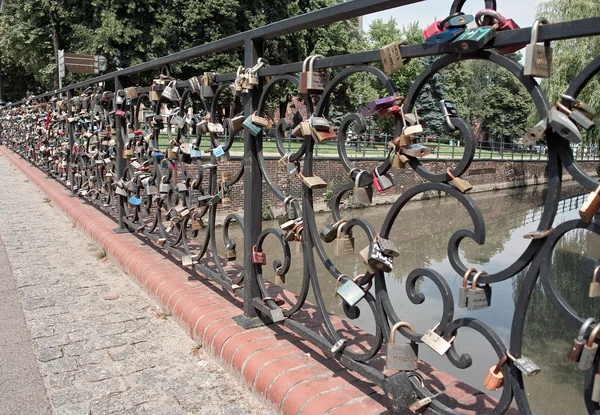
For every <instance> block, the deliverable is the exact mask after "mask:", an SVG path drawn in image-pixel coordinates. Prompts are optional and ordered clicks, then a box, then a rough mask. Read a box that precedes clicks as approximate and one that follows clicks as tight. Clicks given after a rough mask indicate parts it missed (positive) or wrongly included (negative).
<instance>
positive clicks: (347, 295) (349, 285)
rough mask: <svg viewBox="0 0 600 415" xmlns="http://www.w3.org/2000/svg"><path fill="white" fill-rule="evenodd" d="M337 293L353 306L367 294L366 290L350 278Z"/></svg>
mask: <svg viewBox="0 0 600 415" xmlns="http://www.w3.org/2000/svg"><path fill="white" fill-rule="evenodd" d="M340 277H341V276H340ZM338 282H339V278H338ZM336 293H337V295H339V296H340V297H341V298H342V299H343V300H344V301H345V302H346V303H347V304H348V305H349V306H351V307H354V306H355V305H356V304H357V303H358V302H359V301H360V300H362V299H363V298H364V296H365V291H364V290H363V289H362V288H360V287H359V286H358V284H356V283H355V282H354V281H352V280H350V279H348V280H347V281H346V282H345V283H344V285H342V286H341V287H340V288H338V289H337V290H336Z"/></svg>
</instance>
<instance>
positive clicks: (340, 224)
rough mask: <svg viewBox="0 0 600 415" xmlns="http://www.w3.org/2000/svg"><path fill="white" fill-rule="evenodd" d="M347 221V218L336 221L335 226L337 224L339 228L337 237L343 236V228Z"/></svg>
mask: <svg viewBox="0 0 600 415" xmlns="http://www.w3.org/2000/svg"><path fill="white" fill-rule="evenodd" d="M346 223H347V222H346V221H345V220H341V221H338V222H336V223H334V224H333V226H335V225H336V224H337V227H338V228H337V238H338V239H341V238H342V228H343V227H344V225H345V224H346Z"/></svg>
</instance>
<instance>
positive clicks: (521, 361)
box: [506, 350, 541, 376]
mask: <svg viewBox="0 0 600 415" xmlns="http://www.w3.org/2000/svg"><path fill="white" fill-rule="evenodd" d="M506 355H507V356H508V358H509V359H510V360H512V362H513V364H514V365H515V367H516V368H517V369H519V370H520V371H521V373H523V374H524V375H525V376H535V375H537V374H538V373H540V372H541V369H540V368H539V366H538V365H536V364H535V363H533V361H532V360H531V359H529V358H528V357H525V356H521V357H519V358H516V357H514V356H513V355H512V354H510V351H508V350H507V351H506Z"/></svg>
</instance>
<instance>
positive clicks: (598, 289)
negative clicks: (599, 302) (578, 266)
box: [589, 265, 600, 298]
mask: <svg viewBox="0 0 600 415" xmlns="http://www.w3.org/2000/svg"><path fill="white" fill-rule="evenodd" d="M598 275H600V265H599V266H597V267H596V269H595V270H594V276H593V277H592V282H591V284H590V291H589V296H590V297H592V298H595V297H600V283H599V282H598Z"/></svg>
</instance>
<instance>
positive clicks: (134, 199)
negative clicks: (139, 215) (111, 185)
mask: <svg viewBox="0 0 600 415" xmlns="http://www.w3.org/2000/svg"><path fill="white" fill-rule="evenodd" d="M129 204H130V205H131V206H139V205H141V204H142V199H140V198H139V197H135V196H131V197H130V198H129Z"/></svg>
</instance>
